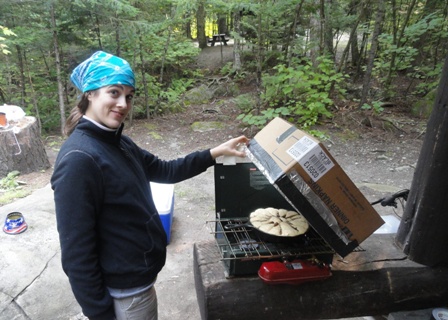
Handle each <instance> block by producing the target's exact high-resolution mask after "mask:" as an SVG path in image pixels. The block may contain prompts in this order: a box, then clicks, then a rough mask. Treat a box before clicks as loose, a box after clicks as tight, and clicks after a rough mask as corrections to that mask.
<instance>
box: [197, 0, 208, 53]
mask: <svg viewBox="0 0 448 320" xmlns="http://www.w3.org/2000/svg"><path fill="white" fill-rule="evenodd" d="M196 25H197V32H198V44H199V48H200V49H204V48H207V37H206V36H205V4H204V1H203V0H200V1H199V3H198V10H197V11H196Z"/></svg>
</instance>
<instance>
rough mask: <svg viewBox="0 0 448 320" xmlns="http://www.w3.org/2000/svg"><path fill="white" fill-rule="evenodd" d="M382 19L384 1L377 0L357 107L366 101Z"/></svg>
mask: <svg viewBox="0 0 448 320" xmlns="http://www.w3.org/2000/svg"><path fill="white" fill-rule="evenodd" d="M383 19H384V1H383V0H378V11H377V15H376V19H375V28H374V30H373V34H372V44H371V47H370V52H369V60H368V61H367V69H366V73H365V75H364V81H363V88H362V96H361V101H360V103H359V107H361V106H362V105H363V104H364V103H366V101H367V95H368V93H369V89H370V80H371V78H372V70H373V62H374V60H375V56H376V51H377V48H378V36H379V34H380V28H381V24H382V23H383Z"/></svg>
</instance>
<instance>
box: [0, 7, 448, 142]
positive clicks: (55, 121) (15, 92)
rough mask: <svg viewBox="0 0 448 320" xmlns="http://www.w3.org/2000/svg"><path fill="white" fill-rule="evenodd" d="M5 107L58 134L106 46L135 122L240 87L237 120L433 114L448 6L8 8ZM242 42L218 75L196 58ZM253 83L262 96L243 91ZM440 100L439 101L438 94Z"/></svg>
mask: <svg viewBox="0 0 448 320" xmlns="http://www.w3.org/2000/svg"><path fill="white" fill-rule="evenodd" d="M0 7H1V10H0V103H4V104H12V105H18V106H20V107H22V108H23V109H24V110H25V111H26V113H27V114H28V115H32V116H35V117H37V119H38V120H39V123H40V125H41V129H42V132H43V134H45V133H49V132H52V131H53V132H54V131H55V130H60V129H61V127H62V124H63V123H64V122H65V119H66V116H67V115H68V113H69V111H70V109H71V108H72V107H73V106H74V105H75V101H76V99H77V97H78V93H77V92H76V90H75V88H74V87H73V85H72V84H71V83H70V81H69V75H70V72H71V70H73V68H74V67H75V66H76V65H77V64H78V63H80V62H81V61H83V60H84V59H86V58H87V57H88V56H90V55H91V54H92V53H93V52H95V51H97V50H104V51H107V52H110V53H113V54H116V55H118V56H121V57H123V58H125V59H127V60H128V61H129V62H130V63H131V65H132V66H133V68H134V71H135V74H136V77H137V84H138V88H137V96H136V99H135V100H134V109H133V114H132V116H131V119H132V118H145V117H146V118H149V117H152V116H155V115H158V114H163V113H166V112H176V111H179V110H183V109H184V108H185V107H186V105H185V104H184V103H183V102H182V99H181V97H182V95H183V94H184V93H185V92H186V91H187V90H189V89H191V88H193V87H197V86H198V85H200V84H201V83H209V82H210V77H214V79H216V80H217V81H219V80H220V79H225V81H231V82H232V84H233V88H234V90H231V92H230V94H232V95H233V96H234V97H235V103H236V105H237V106H238V107H239V108H240V110H241V113H240V115H239V117H238V120H240V121H242V122H243V123H246V124H247V125H255V126H262V125H264V124H265V123H266V122H267V121H269V120H270V119H272V118H273V117H275V116H282V117H284V118H287V119H288V120H290V121H293V122H295V123H296V124H298V125H299V126H301V127H302V128H305V129H306V130H308V131H311V132H312V129H313V126H314V125H315V124H318V123H319V122H320V121H321V120H322V119H329V118H331V117H332V115H333V113H334V112H335V111H336V110H338V109H340V108H351V109H356V110H363V111H366V112H370V113H372V114H381V113H382V112H383V111H384V108H385V107H397V108H400V110H405V111H406V112H414V114H417V115H422V114H423V115H424V113H425V112H428V111H427V110H425V107H426V106H427V105H429V106H432V100H431V95H430V98H429V101H430V102H427V103H424V104H423V107H422V106H421V105H420V106H419V105H418V104H416V103H415V102H416V101H421V100H422V98H423V97H425V96H428V94H429V93H434V92H435V89H436V87H437V85H438V83H439V78H440V74H441V70H442V64H443V61H444V58H445V56H446V55H447V54H448V19H447V14H448V1H447V0H424V1H422V0H375V1H374V0H341V1H336V0H281V1H278V0H277V1H275V0H258V1H255V0H252V1H245V0H228V1H220V0H194V1H190V0H140V1H138V0H137V1H133V0H90V1H85V0H70V1H68V0H47V1H45V0H41V1H38V0H0ZM213 34H226V35H227V36H228V37H230V38H231V39H232V40H233V62H231V63H228V64H225V65H222V67H221V68H219V70H218V71H219V72H218V73H217V74H210V73H207V71H206V70H205V71H204V70H203V69H199V68H198V67H197V64H196V57H197V56H198V54H199V52H200V51H201V50H203V49H205V48H206V47H207V46H208V45H210V38H211V37H212V35H213ZM247 84H251V85H252V88H253V90H250V91H247V90H241V88H242V87H243V86H244V85H247ZM432 99H433V98H432Z"/></svg>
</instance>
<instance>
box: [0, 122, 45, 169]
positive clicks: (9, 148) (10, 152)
mask: <svg viewBox="0 0 448 320" xmlns="http://www.w3.org/2000/svg"><path fill="white" fill-rule="evenodd" d="M49 167H50V162H49V161H48V157H47V153H46V151H45V147H44V144H43V143H42V140H41V138H40V133H39V126H38V123H37V121H36V118H35V117H24V118H23V119H21V120H20V121H18V123H15V124H14V125H13V124H12V123H10V126H9V127H7V128H6V129H0V176H6V175H7V174H8V173H9V172H11V171H15V170H17V171H19V172H20V173H21V174H26V173H30V172H35V171H39V170H43V169H47V168H49Z"/></svg>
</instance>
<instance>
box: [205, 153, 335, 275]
mask: <svg viewBox="0 0 448 320" xmlns="http://www.w3.org/2000/svg"><path fill="white" fill-rule="evenodd" d="M214 174H215V201H216V204H215V205H216V219H215V220H214V221H209V222H208V224H209V226H210V229H211V230H212V233H214V236H215V239H216V243H217V246H218V250H219V252H220V255H221V259H222V261H223V263H224V267H225V276H226V277H227V278H230V277H234V276H243V275H256V274H258V273H259V271H260V268H261V266H262V265H263V264H264V263H272V262H278V263H281V264H283V265H286V264H285V263H293V262H294V261H297V260H300V261H315V262H318V263H319V265H325V266H327V267H326V268H328V269H329V266H330V265H331V262H332V259H333V255H334V253H335V252H334V250H333V249H332V248H331V247H330V246H329V245H328V244H327V243H326V242H325V240H324V239H323V238H322V237H320V236H319V235H318V233H317V232H316V231H315V230H314V229H313V228H312V227H311V226H310V228H309V230H308V231H307V232H306V233H305V234H304V235H303V236H300V237H298V238H297V240H294V241H293V242H291V241H288V242H287V243H282V242H275V243H272V242H266V241H263V240H262V239H260V238H259V237H258V236H257V234H256V232H255V231H253V230H252V229H251V228H250V227H247V226H241V227H237V228H232V229H226V228H225V226H226V225H227V224H232V225H234V224H245V223H247V222H248V221H249V215H250V213H251V212H253V211H254V210H256V209H258V208H267V207H273V208H283V209H286V210H295V209H294V208H292V206H291V205H290V204H289V203H288V201H287V200H286V199H285V198H284V197H283V196H282V195H281V194H280V193H279V192H278V190H277V189H276V188H275V187H274V186H273V185H272V184H271V183H269V181H268V180H267V179H266V177H265V176H264V175H263V173H261V172H260V171H259V170H258V168H257V167H256V166H255V165H254V164H253V163H252V162H250V160H247V159H246V160H245V161H239V162H237V163H235V164H232V165H225V164H223V163H217V164H216V165H215V171H214ZM296 265H297V264H296ZM265 266H266V265H265ZM267 266H268V269H269V266H270V265H269V264H267ZM317 271H323V269H322V270H317ZM271 274H272V273H271ZM271 274H270V275H271ZM292 275H294V272H289V274H288V275H287V277H289V279H290V280H291V276H292ZM296 275H298V273H296ZM325 275H327V274H326V273H325ZM276 276H277V277H278V276H279V273H278V270H277V271H276ZM267 281H269V279H267Z"/></svg>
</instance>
